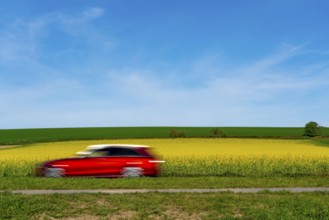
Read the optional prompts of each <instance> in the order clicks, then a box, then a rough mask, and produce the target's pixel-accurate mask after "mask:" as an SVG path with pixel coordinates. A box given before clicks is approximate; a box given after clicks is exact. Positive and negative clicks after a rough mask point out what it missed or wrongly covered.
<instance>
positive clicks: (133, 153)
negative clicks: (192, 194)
mask: <svg viewBox="0 0 329 220" xmlns="http://www.w3.org/2000/svg"><path fill="white" fill-rule="evenodd" d="M160 163H164V161H162V160H158V159H156V158H155V157H154V155H152V154H151V153H150V150H149V147H148V146H143V145H126V144H99V145H91V146H89V147H87V149H86V151H83V152H77V156H76V157H72V158H66V159H59V160H52V161H48V162H45V163H43V164H41V165H40V166H39V167H37V171H36V172H37V175H39V176H45V177H65V176H93V177H140V176H158V175H159V172H160V167H159V165H160Z"/></svg>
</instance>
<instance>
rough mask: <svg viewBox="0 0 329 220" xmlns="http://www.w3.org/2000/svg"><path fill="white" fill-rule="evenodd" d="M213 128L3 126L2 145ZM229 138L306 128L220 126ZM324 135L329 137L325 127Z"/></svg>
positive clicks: (290, 133)
mask: <svg viewBox="0 0 329 220" xmlns="http://www.w3.org/2000/svg"><path fill="white" fill-rule="evenodd" d="M213 128H214V127H108V128H49V129H7V130H4V129H0V144H3V145H5V144H26V143H36V142H52V141H66V140H99V139H127V138H168V137H169V132H170V130H171V129H176V130H177V131H184V132H185V134H186V137H209V136H210V130H211V129H213ZM219 129H220V130H222V131H223V132H224V133H225V134H226V135H227V136H228V137H249V138H250V137H259V138H267V137H270V138H302V134H303V131H304V128H279V127H277V128H270V127H219ZM322 135H323V136H329V128H324V129H323V131H322Z"/></svg>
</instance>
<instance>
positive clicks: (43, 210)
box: [0, 192, 329, 220]
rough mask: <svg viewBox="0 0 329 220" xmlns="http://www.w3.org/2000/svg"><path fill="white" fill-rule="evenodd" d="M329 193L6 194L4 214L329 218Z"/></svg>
mask: <svg viewBox="0 0 329 220" xmlns="http://www.w3.org/2000/svg"><path fill="white" fill-rule="evenodd" d="M328 206H329V193H298V194H291V193H287V192H282V193H268V192H262V193H257V194H233V193H211V194H210V193H204V194H189V193H184V194H180V196H177V195H176V194H170V193H148V194H129V195H105V194H72V195H59V194H55V195H33V196H31V195H19V194H15V195H14V194H10V193H2V194H0V219H22V220H24V219H54V218H60V219H69V218H70V219H72V218H74V219H237V218H241V219H328V217H329V209H328Z"/></svg>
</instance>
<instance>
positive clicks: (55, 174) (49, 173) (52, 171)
mask: <svg viewBox="0 0 329 220" xmlns="http://www.w3.org/2000/svg"><path fill="white" fill-rule="evenodd" d="M44 176H45V177H52V178H60V177H63V176H64V169H62V168H46V170H45V174H44Z"/></svg>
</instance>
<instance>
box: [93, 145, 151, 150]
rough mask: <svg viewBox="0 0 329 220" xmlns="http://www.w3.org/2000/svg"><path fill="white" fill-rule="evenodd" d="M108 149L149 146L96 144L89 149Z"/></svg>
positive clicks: (144, 146)
mask: <svg viewBox="0 0 329 220" xmlns="http://www.w3.org/2000/svg"><path fill="white" fill-rule="evenodd" d="M107 147H123V148H149V146H146V145H136V144H94V145H89V146H88V147H87V149H89V150H95V149H103V148H107Z"/></svg>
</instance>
